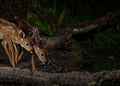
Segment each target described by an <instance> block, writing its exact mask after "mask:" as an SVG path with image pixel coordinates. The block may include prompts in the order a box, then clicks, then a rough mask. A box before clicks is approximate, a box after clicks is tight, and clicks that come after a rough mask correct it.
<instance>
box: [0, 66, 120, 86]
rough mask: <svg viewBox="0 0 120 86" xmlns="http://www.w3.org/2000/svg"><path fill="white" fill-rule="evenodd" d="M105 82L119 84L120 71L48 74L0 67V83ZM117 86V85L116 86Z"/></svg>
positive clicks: (82, 84)
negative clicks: (115, 81) (116, 82)
mask: <svg viewBox="0 0 120 86" xmlns="http://www.w3.org/2000/svg"><path fill="white" fill-rule="evenodd" d="M106 80H111V82H112V81H114V80H117V81H118V82H119V83H120V70H116V71H115V70H113V71H102V72H97V73H89V72H80V71H74V72H68V73H48V72H40V71H33V72H32V71H31V70H29V69H20V68H15V69H13V68H10V67H0V83H1V84H4V83H12V84H26V85H33V86H40V85H41V84H42V85H43V86H51V85H55V84H57V85H72V86H74V85H77V86H78V85H79V86H93V85H96V86H102V82H104V81H106ZM116 86H118V85H116Z"/></svg>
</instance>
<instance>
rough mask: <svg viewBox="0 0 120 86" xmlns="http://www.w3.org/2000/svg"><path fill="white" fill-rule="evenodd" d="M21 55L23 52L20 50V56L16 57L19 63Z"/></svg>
mask: <svg viewBox="0 0 120 86" xmlns="http://www.w3.org/2000/svg"><path fill="white" fill-rule="evenodd" d="M23 54H24V52H23V49H22V51H21V52H20V54H19V56H18V62H19V61H20V59H21V57H22V55H23Z"/></svg>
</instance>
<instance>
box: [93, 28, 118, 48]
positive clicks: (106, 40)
mask: <svg viewBox="0 0 120 86" xmlns="http://www.w3.org/2000/svg"><path fill="white" fill-rule="evenodd" d="M119 44H120V32H117V31H115V30H114V29H107V30H106V31H103V32H101V33H98V34H97V35H96V36H95V39H94V41H93V45H94V46H95V47H96V48H101V49H104V48H112V47H115V46H117V45H119Z"/></svg>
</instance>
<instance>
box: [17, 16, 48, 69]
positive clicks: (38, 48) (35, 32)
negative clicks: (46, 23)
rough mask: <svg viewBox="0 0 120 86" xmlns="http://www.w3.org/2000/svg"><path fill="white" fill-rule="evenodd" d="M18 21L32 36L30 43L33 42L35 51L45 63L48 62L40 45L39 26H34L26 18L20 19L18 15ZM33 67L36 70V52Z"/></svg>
mask: <svg viewBox="0 0 120 86" xmlns="http://www.w3.org/2000/svg"><path fill="white" fill-rule="evenodd" d="M15 20H16V23H17V25H18V27H19V28H20V29H21V30H23V31H24V32H25V34H26V35H27V36H28V37H29V38H31V39H29V40H30V43H31V44H32V47H33V50H34V53H36V55H37V56H38V58H39V59H40V61H41V62H42V63H43V64H45V63H46V57H45V50H44V49H42V48H41V46H40V42H41V40H40V34H39V31H38V29H37V27H34V26H32V25H31V24H30V23H28V22H27V21H26V20H23V19H21V20H20V19H19V18H18V17H17V16H15ZM32 69H33V70H35V69H36V68H35V63H34V54H33V55H32Z"/></svg>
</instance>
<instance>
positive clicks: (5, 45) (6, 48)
mask: <svg viewBox="0 0 120 86" xmlns="http://www.w3.org/2000/svg"><path fill="white" fill-rule="evenodd" d="M1 45H2V46H3V48H4V50H5V52H6V54H7V56H8V58H9V61H10V64H12V61H11V60H12V59H11V57H12V55H11V53H10V52H9V50H8V48H9V47H8V44H7V42H6V41H5V40H3V41H2V42H1Z"/></svg>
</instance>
